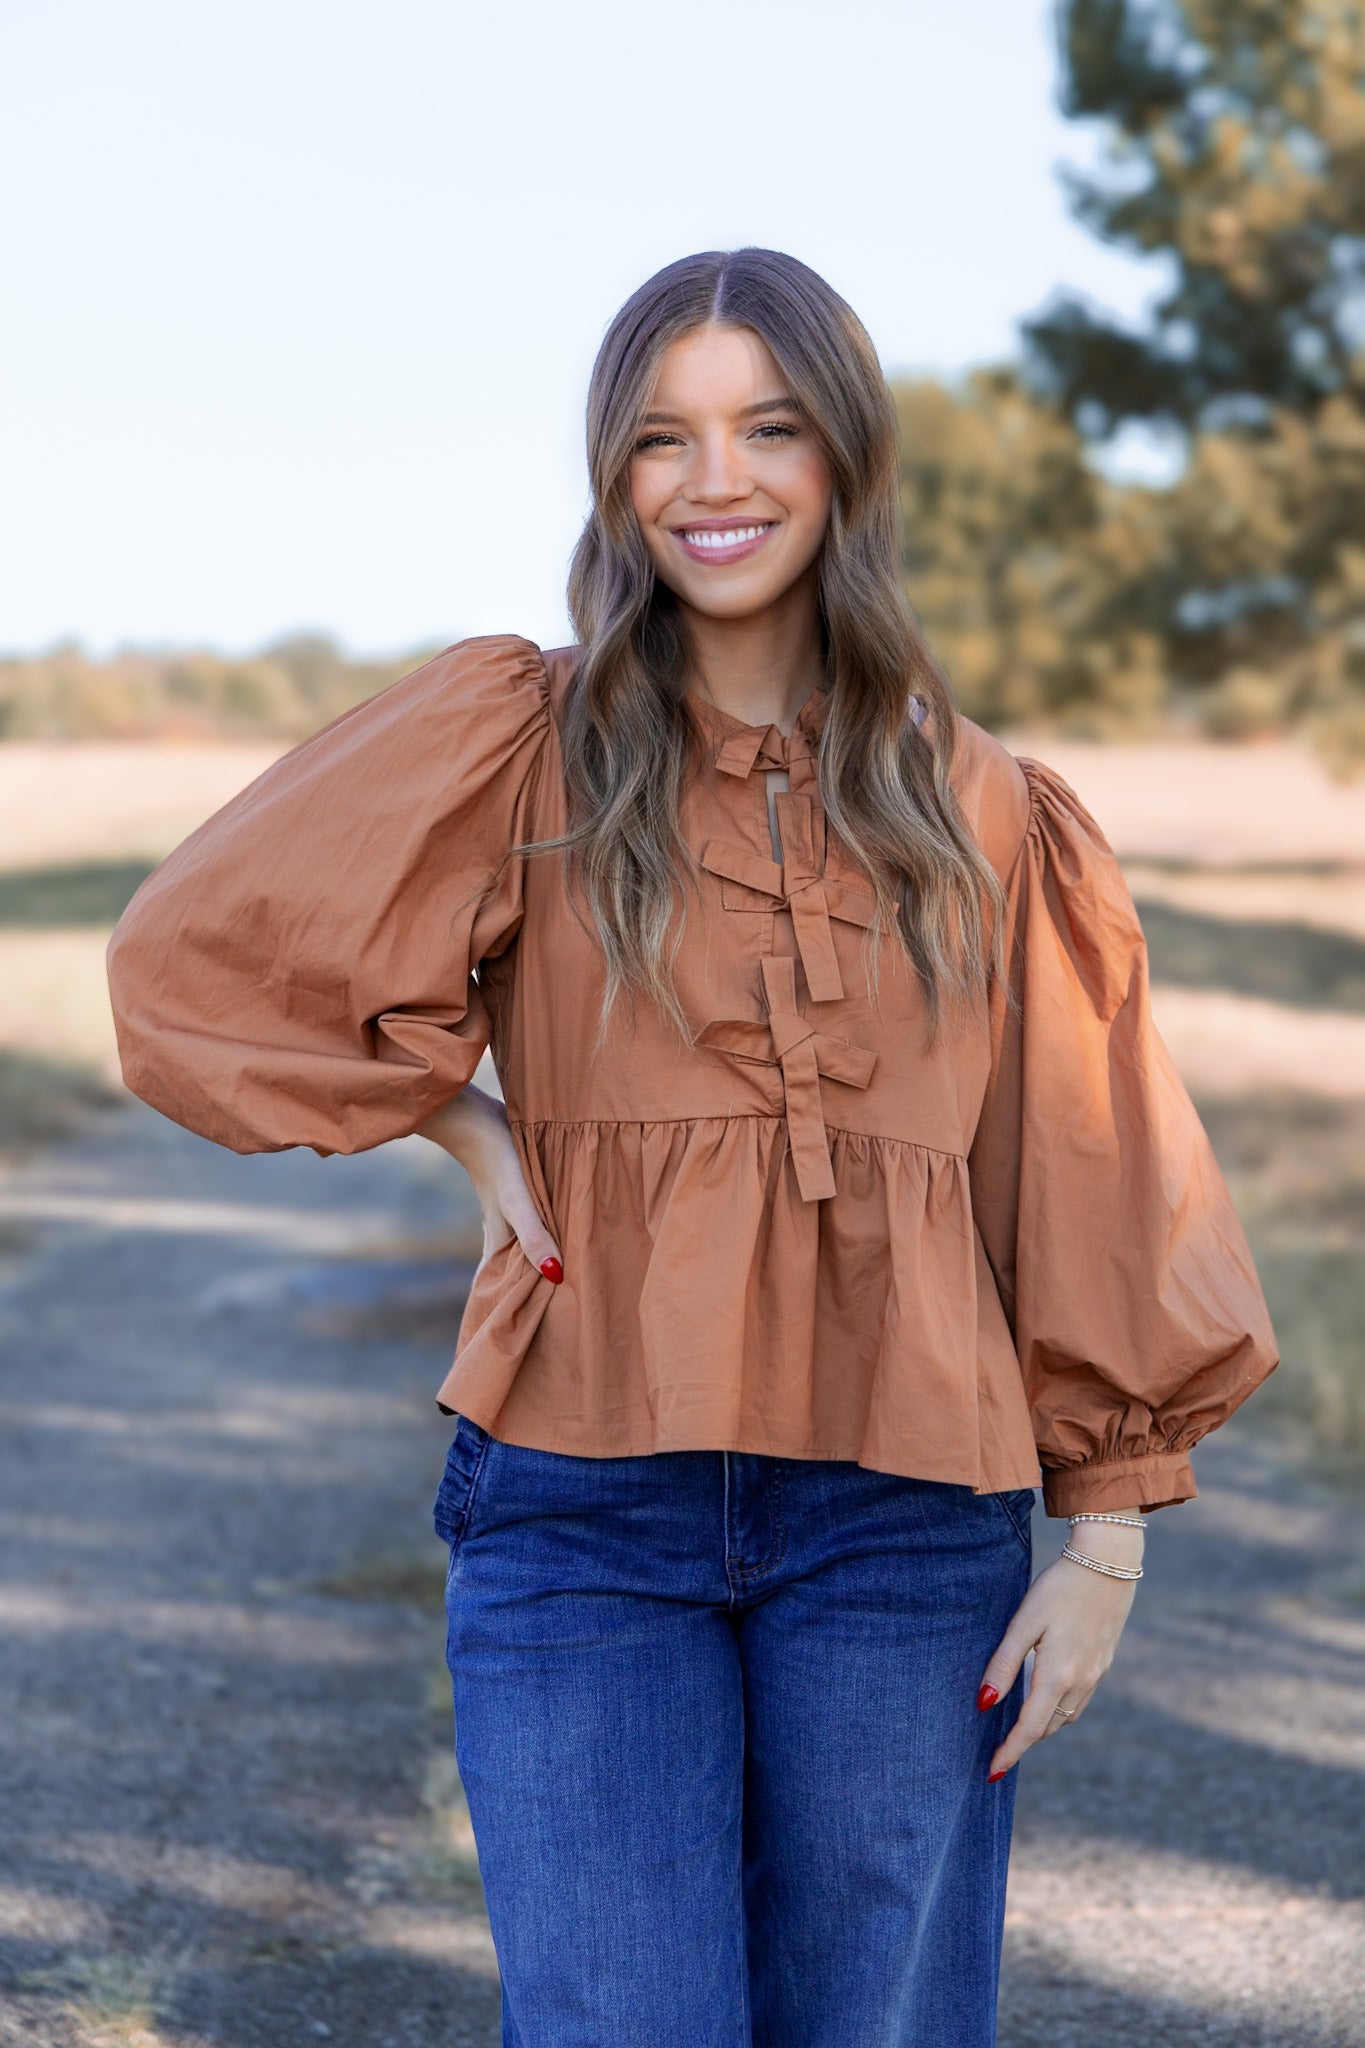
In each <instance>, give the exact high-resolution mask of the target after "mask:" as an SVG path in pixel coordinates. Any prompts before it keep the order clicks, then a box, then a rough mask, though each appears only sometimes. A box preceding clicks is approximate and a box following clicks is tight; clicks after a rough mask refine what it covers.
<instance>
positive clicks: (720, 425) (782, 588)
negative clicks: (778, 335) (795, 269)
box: [629, 327, 832, 619]
mask: <svg viewBox="0 0 1365 2048" xmlns="http://www.w3.org/2000/svg"><path fill="white" fill-rule="evenodd" d="M629 474H630V495H631V502H632V504H633V505H634V507H635V513H636V517H637V518H638V519H639V522H640V529H641V532H642V533H643V534H644V537H645V545H646V546H647V547H648V549H649V552H650V555H651V557H652V558H653V562H654V567H655V570H656V572H657V574H658V576H659V578H660V579H661V581H662V582H664V583H666V584H667V585H668V587H669V589H670V590H672V591H673V592H674V593H675V595H676V596H677V597H678V599H679V600H680V602H681V603H682V604H684V605H687V606H691V607H692V608H693V609H694V610H695V611H698V612H702V613H704V614H705V615H706V616H707V617H709V618H716V619H741V618H751V617H753V615H754V614H755V613H757V612H761V611H763V610H764V609H765V608H766V607H767V606H769V605H771V604H773V603H775V601H776V600H777V599H778V598H780V597H781V596H783V595H784V593H785V592H787V591H788V590H790V588H791V587H792V585H793V584H794V583H795V582H796V581H797V579H798V578H799V577H801V576H803V575H805V574H806V573H807V572H808V571H809V572H810V573H811V577H812V580H813V576H814V571H813V569H812V564H813V563H814V561H815V559H816V557H817V555H818V554H819V552H820V546H821V543H822V541H823V540H824V536H825V528H826V525H827V524H828V521H829V509H830V499H831V490H832V487H831V478H830V472H829V465H828V463H827V461H826V459H825V456H824V452H823V450H822V449H821V448H820V446H819V445H818V443H817V441H816V439H815V436H814V435H813V433H812V432H811V430H810V428H809V427H808V426H807V425H806V423H805V421H804V420H803V419H802V418H801V416H800V414H799V412H798V409H797V406H796V402H795V400H794V398H793V397H792V394H791V392H790V391H788V389H787V386H786V381H785V379H784V378H783V376H782V373H781V371H780V370H779V369H778V367H777V364H776V362H775V361H774V359H773V355H772V351H771V350H770V349H769V348H768V345H767V343H766V342H765V341H763V340H762V338H761V337H760V336H759V335H757V334H756V333H755V332H754V331H753V329H752V328H749V327H700V328H697V329H695V330H694V332H692V333H691V334H687V335H684V336H683V337H682V338H681V340H679V341H675V342H674V343H673V345H672V347H671V348H670V349H669V350H668V352H667V354H666V355H665V357H664V359H663V363H662V365H661V366H660V370H659V376H658V379H657V381H656V383H655V386H654V390H653V392H652V393H651V395H650V400H649V406H648V410H647V411H646V414H645V417H644V421H643V423H642V424H641V427H640V429H639V432H638V434H637V435H636V442H635V450H634V453H633V454H632V456H631V460H630V472H629Z"/></svg>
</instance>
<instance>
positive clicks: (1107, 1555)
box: [1066, 1507, 1145, 1566]
mask: <svg viewBox="0 0 1365 2048" xmlns="http://www.w3.org/2000/svg"><path fill="white" fill-rule="evenodd" d="M1105 1512H1106V1513H1107V1514H1115V1515H1124V1516H1128V1517H1131V1518H1132V1520H1134V1521H1136V1520H1137V1519H1138V1518H1139V1517H1140V1515H1141V1512H1142V1511H1141V1509H1140V1508H1135V1507H1134V1508H1109V1509H1106V1510H1105ZM1144 1534H1145V1532H1144V1531H1143V1530H1142V1529H1136V1528H1132V1527H1130V1526H1129V1525H1128V1524H1127V1523H1126V1522H1087V1521H1078V1522H1072V1521H1071V1520H1070V1518H1068V1521H1067V1536H1066V1540H1067V1542H1068V1543H1069V1544H1070V1545H1071V1547H1072V1549H1073V1550H1079V1551H1081V1552H1082V1553H1083V1554H1084V1555H1085V1556H1087V1557H1093V1558H1097V1559H1098V1560H1099V1561H1100V1563H1102V1564H1117V1565H1130V1566H1131V1565H1140V1564H1141V1563H1142V1553H1143V1543H1144Z"/></svg>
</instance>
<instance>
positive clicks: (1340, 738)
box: [897, 0, 1365, 774]
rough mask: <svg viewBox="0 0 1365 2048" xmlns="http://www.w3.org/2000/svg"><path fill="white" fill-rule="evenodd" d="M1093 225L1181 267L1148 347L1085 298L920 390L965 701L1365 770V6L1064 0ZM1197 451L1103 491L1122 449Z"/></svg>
mask: <svg viewBox="0 0 1365 2048" xmlns="http://www.w3.org/2000/svg"><path fill="white" fill-rule="evenodd" d="M1059 24H1060V31H1061V42H1062V55H1063V65H1064V78H1065V83H1064V91H1063V104H1064V106H1065V109H1066V111H1067V112H1068V113H1069V114H1071V115H1072V116H1073V117H1075V118H1077V119H1084V120H1087V121H1097V122H1099V123H1100V124H1101V132H1102V137H1103V139H1104V143H1105V148H1104V150H1103V153H1102V155H1101V161H1100V168H1099V169H1098V171H1097V172H1095V173H1094V174H1093V175H1090V176H1080V175H1078V174H1070V175H1069V178H1068V182H1069V184H1070V188H1071V198H1072V203H1073V206H1074V208H1075V210H1076V212H1077V213H1078V215H1079V216H1080V218H1081V219H1082V220H1083V221H1084V222H1085V223H1086V224H1087V226H1089V227H1090V228H1091V229H1092V230H1093V231H1094V232H1095V233H1096V234H1097V235H1099V236H1101V237H1102V238H1103V239H1104V240H1106V241H1108V242H1111V243H1113V244H1116V245H1117V246H1119V247H1122V248H1126V249H1129V250H1131V251H1133V252H1134V253H1136V254H1141V255H1147V256H1152V255H1157V256H1161V257H1163V258H1164V259H1165V262H1166V268H1167V272H1168V276H1169V280H1170V281H1169V284H1168V287H1167V288H1166V289H1165V290H1164V291H1163V292H1162V293H1161V294H1160V295H1159V296H1158V298H1157V300H1156V303H1155V305H1154V307H1153V310H1152V313H1151V317H1150V319H1149V320H1148V322H1147V323H1146V325H1145V327H1143V328H1142V329H1140V330H1128V329H1125V328H1123V327H1121V326H1120V325H1119V324H1118V323H1117V322H1115V321H1113V320H1110V319H1108V318H1106V317H1105V316H1104V315H1102V314H1100V313H1097V312H1095V311H1094V310H1093V309H1092V308H1090V307H1089V306H1087V305H1085V304H1084V303H1083V302H1081V301H1080V300H1078V299H1076V298H1074V297H1070V298H1069V297H1066V296H1062V297H1060V298H1058V299H1057V300H1055V301H1054V302H1053V304H1052V305H1051V306H1050V307H1049V308H1048V309H1046V310H1045V311H1044V312H1043V313H1042V314H1041V315H1040V316H1039V317H1037V318H1035V319H1034V320H1031V321H1028V322H1026V323H1024V337H1025V351H1024V358H1023V361H1022V363H1021V364H1020V366H1019V367H1018V368H1010V367H1000V368H996V369H992V370H989V371H983V372H977V373H976V374H975V375H974V376H972V377H970V378H968V379H967V380H965V382H964V383H963V384H962V386H961V387H960V388H958V389H957V390H955V391H952V392H948V391H945V390H942V389H940V388H939V387H937V386H929V385H924V384H916V385H907V386H905V387H904V388H903V389H902V390H901V391H900V392H899V393H898V396H897V402H898V407H899V413H900V422H901V431H902V492H903V502H904V510H905V524H906V545H905V574H906V587H907V590H908V592H909V594H910V598H911V601H912V603H913V604H914V605H915V607H916V609H917V611H918V612H919V614H920V616H921V618H922V620H923V622H924V625H925V627H926V630H927V632H928V634H929V638H930V640H931V642H932V643H933V644H934V646H935V647H936V648H937V649H938V650H939V652H940V654H941V656H942V658H943V660H944V663H945V666H946V668H947V670H948V673H949V675H950V678H951V679H952V681H953V684H954V687H955V690H956V693H957V696H958V699H959V701H960V702H961V704H962V706H963V708H964V710H966V711H968V712H969V713H970V714H971V715H973V716H974V717H977V718H979V719H981V720H982V721H983V722H985V723H987V724H995V723H1000V722H1008V721H1010V720H1012V719H1015V718H1022V719H1030V720H1055V721H1059V722H1060V723H1061V724H1062V725H1063V726H1065V727H1066V728H1068V729H1070V730H1073V731H1089V732H1094V733H1096V734H1105V733H1117V732H1120V731H1124V732H1126V731H1148V732H1150V731H1152V730H1154V729H1158V728H1159V727H1160V725H1161V724H1163V723H1165V722H1168V721H1174V722H1176V723H1178V724H1184V725H1186V726H1191V725H1192V726H1194V727H1196V728H1198V729H1200V730H1203V731H1205V732H1208V733H1210V734H1213V735H1215V736H1218V737H1221V738H1228V739H1240V738H1246V737H1252V736H1254V735H1256V734H1257V733H1261V732H1274V731H1283V730H1286V729H1288V730H1293V731H1297V732H1299V733H1301V734H1303V735H1304V736H1305V737H1306V738H1307V739H1308V740H1309V741H1310V742H1311V744H1312V745H1313V746H1314V747H1315V748H1316V749H1317V751H1318V753H1319V754H1320V756H1321V757H1322V758H1323V760H1324V761H1325V762H1326V763H1327V764H1328V766H1329V767H1330V768H1332V769H1333V770H1334V771H1336V772H1340V773H1342V774H1350V773H1356V772H1360V771H1361V770H1365V4H1360V0H1357V4H1351V0H1273V4H1272V0H1063V4H1062V5H1061V7H1060V10H1059ZM1133 420H1148V421H1165V422H1167V423H1168V424H1171V425H1173V426H1175V427H1176V428H1177V429H1179V430H1180V431H1181V433H1182V434H1183V436H1184V439H1185V446H1186V457H1187V459H1186V463H1185V468H1184V473H1183V475H1182V476H1181V477H1180V478H1179V480H1178V481H1177V482H1176V483H1175V484H1174V485H1173V486H1172V487H1170V488H1169V489H1166V490H1161V491H1158V490H1153V489H1148V488H1137V487H1129V488H1123V487H1121V486H1118V485H1115V484H1109V483H1104V482H1101V481H1100V479H1099V477H1098V476H1097V474H1096V473H1095V472H1096V469H1097V467H1098V465H1097V464H1096V461H1095V457H1096V454H1097V452H1098V450H1099V448H1100V447H1102V445H1103V443H1104V442H1105V441H1106V440H1107V439H1108V437H1109V436H1110V434H1111V432H1112V430H1114V429H1115V428H1116V427H1118V426H1120V425H1122V424H1124V423H1127V422H1129V421H1133Z"/></svg>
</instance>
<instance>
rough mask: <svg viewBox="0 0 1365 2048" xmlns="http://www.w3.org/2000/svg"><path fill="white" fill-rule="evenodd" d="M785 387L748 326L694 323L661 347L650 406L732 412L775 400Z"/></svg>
mask: <svg viewBox="0 0 1365 2048" xmlns="http://www.w3.org/2000/svg"><path fill="white" fill-rule="evenodd" d="M785 390H786V385H785V382H784V379H783V376H782V372H781V371H780V370H779V368H778V366H777V362H776V360H775V359H774V356H773V353H772V350H771V349H770V348H769V347H768V344H767V343H766V342H765V341H764V339H763V337H762V335H761V334H756V333H755V332H754V330H753V328H752V327H714V326H708V327H699V328H694V329H693V331H692V332H691V333H690V334H684V335H681V336H680V337H679V338H678V340H677V341H675V342H672V343H671V344H670V346H669V347H668V348H667V349H666V350H665V352H664V356H663V360H662V362H661V363H660V365H659V374H658V376H657V377H656V379H655V381H654V386H653V389H652V391H651V392H650V394H649V400H648V402H649V404H650V405H651V407H655V408H658V407H668V408H670V409H677V410H678V411H691V410H719V411H724V410H727V409H729V410H738V409H739V408H740V407H742V406H745V405H751V404H752V403H753V402H754V400H755V399H759V398H775V397H778V396H779V395H781V394H783V393H784V392H785Z"/></svg>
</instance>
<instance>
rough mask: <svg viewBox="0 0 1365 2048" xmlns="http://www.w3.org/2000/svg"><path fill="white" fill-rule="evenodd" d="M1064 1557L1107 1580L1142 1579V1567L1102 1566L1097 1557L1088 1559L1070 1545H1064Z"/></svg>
mask: <svg viewBox="0 0 1365 2048" xmlns="http://www.w3.org/2000/svg"><path fill="white" fill-rule="evenodd" d="M1062 1556H1063V1557H1069V1558H1070V1559H1071V1562H1072V1563H1073V1564H1083V1565H1084V1566H1085V1567H1086V1569H1087V1571H1092V1572H1103V1573H1104V1576H1105V1577H1106V1578H1107V1579H1140V1578H1141V1577H1142V1566H1141V1565H1138V1566H1136V1568H1130V1567H1129V1566H1128V1565H1122V1564H1102V1563H1101V1562H1100V1560H1099V1558H1097V1557H1086V1556H1085V1555H1084V1554H1083V1553H1082V1552H1081V1551H1079V1550H1073V1549H1072V1548H1071V1545H1070V1544H1069V1543H1064V1544H1063V1545H1062Z"/></svg>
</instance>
